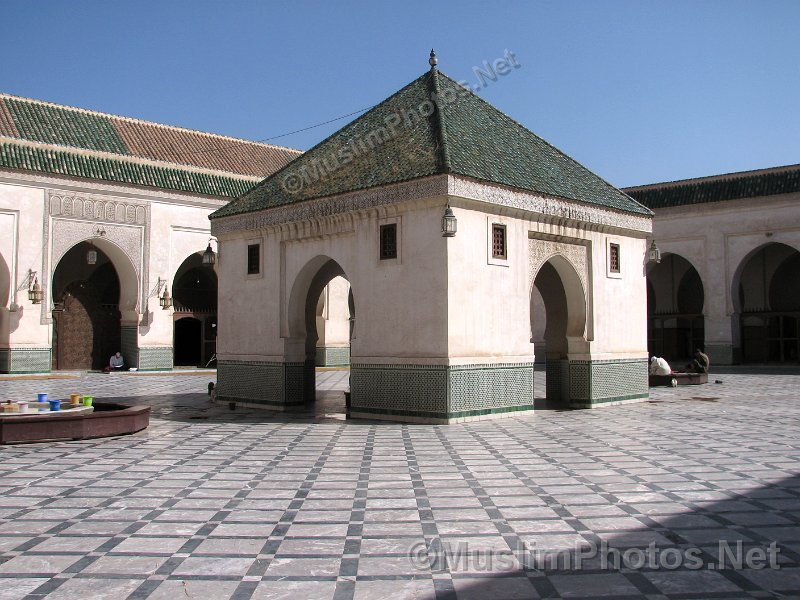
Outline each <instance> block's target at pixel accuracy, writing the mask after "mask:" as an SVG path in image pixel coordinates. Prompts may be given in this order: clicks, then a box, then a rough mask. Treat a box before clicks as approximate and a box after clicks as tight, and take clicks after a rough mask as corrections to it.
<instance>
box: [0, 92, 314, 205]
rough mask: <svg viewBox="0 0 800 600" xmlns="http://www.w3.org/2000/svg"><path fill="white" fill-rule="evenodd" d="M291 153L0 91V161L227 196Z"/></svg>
mask: <svg viewBox="0 0 800 600" xmlns="http://www.w3.org/2000/svg"><path fill="white" fill-rule="evenodd" d="M299 154H301V153H300V151H298V150H292V149H290V148H283V147H280V146H273V145H270V144H262V143H257V142H250V141H247V140H240V139H236V138H230V137H225V136H221V135H215V134H211V133H204V132H201V131H193V130H190V129H182V128H179V127H172V126H169V125H160V124H158V123H150V122H147V121H141V120H138V119H130V118H127V117H118V116H115V115H108V114H104V113H99V112H94V111H88V110H84V109H80V108H73V107H69V106H60V105H58V104H52V103H49V102H42V101H40V100H32V99H29V98H18V97H15V96H9V95H6V94H0V168H10V169H25V170H30V171H39V172H44V173H50V174H55V175H68V176H71V177H82V178H88V179H100V180H104V181H113V182H119V183H129V184H134V185H144V186H150V187H159V188H164V189H170V190H178V191H186V192H192V193H197V194H203V195H210V196H220V197H227V198H233V197H237V196H240V195H242V194H243V193H244V192H246V191H247V190H248V189H250V188H251V187H252V186H253V185H254V184H255V183H256V182H257V181H258V180H259V179H262V178H264V177H266V176H268V175H270V174H272V173H274V172H275V171H277V170H278V169H280V168H281V167H283V166H284V165H286V164H287V163H289V162H290V161H292V160H293V159H294V158H296V157H297V156H298V155H299Z"/></svg>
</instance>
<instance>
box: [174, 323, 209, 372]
mask: <svg viewBox="0 0 800 600" xmlns="http://www.w3.org/2000/svg"><path fill="white" fill-rule="evenodd" d="M202 342H203V323H202V321H200V319H195V318H194V317H184V318H182V319H178V320H177V321H175V357H174V359H173V362H174V364H175V366H197V365H199V364H201V361H202V360H203V356H202V352H203V346H202Z"/></svg>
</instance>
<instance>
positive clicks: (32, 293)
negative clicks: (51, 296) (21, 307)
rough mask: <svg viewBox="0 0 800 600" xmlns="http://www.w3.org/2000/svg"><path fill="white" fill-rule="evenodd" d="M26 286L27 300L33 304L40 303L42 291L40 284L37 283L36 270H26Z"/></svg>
mask: <svg viewBox="0 0 800 600" xmlns="http://www.w3.org/2000/svg"><path fill="white" fill-rule="evenodd" d="M28 286H29V287H28V300H30V301H31V303H33V304H41V303H42V298H43V297H44V292H42V286H40V285H39V278H38V277H37V276H36V271H32V270H28Z"/></svg>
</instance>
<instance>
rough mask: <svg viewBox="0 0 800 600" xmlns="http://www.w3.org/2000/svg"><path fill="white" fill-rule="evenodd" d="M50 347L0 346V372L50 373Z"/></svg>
mask: <svg viewBox="0 0 800 600" xmlns="http://www.w3.org/2000/svg"><path fill="white" fill-rule="evenodd" d="M51 365H52V354H51V351H50V348H0V373H49V372H50V368H51Z"/></svg>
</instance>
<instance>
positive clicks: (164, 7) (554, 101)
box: [0, 0, 800, 186]
mask: <svg viewBox="0 0 800 600" xmlns="http://www.w3.org/2000/svg"><path fill="white" fill-rule="evenodd" d="M0 17H1V18H0V35H1V36H2V46H3V60H2V65H1V66H0V91H3V92H7V93H11V94H16V95H19V96H26V97H32V98H38V99H42V100H48V101H52V102H57V103H63V104H68V105H73V106H79V107H83V108H91V109H95V110H99V111H103V112H109V113H114V114H119V115H125V116H131V117H137V118H141V119H146V120H150V121H156V122H160V123H167V124H171V125H178V126H182V127H189V128H193V129H199V130H204V131H211V132H215V133H221V134H225V135H232V136H236V137H243V138H247V139H252V140H264V139H266V138H271V137H273V136H276V135H279V134H282V133H285V132H288V131H293V130H296V129H301V128H303V127H307V126H309V125H313V124H316V123H320V122H322V121H326V120H328V119H331V118H333V117H337V116H339V115H343V114H346V113H350V112H353V111H355V110H358V109H361V108H366V107H369V106H371V105H373V104H375V103H377V102H379V101H381V100H382V99H383V98H385V97H386V96H388V95H390V94H392V93H393V92H395V91H396V90H398V89H399V88H401V87H402V86H404V85H405V84H406V83H408V82H410V81H411V80H412V79H414V78H416V77H417V76H419V75H420V74H421V73H423V72H424V71H425V70H427V68H428V64H427V58H428V52H429V51H430V48H431V47H432V46H433V47H435V48H436V51H437V54H438V56H439V67H440V69H441V70H442V71H443V72H444V73H446V74H448V75H450V76H451V77H453V78H455V79H466V80H467V81H469V82H475V81H476V80H475V75H474V73H473V67H474V66H480V65H481V64H482V63H483V61H484V60H489V61H492V60H494V59H496V58H498V57H501V56H502V55H503V53H504V52H505V50H506V49H510V50H512V51H513V52H514V54H515V55H516V57H517V60H518V62H519V63H520V65H521V67H520V68H518V69H515V70H513V71H512V72H511V73H510V74H508V75H506V76H505V77H502V78H500V79H499V80H498V81H496V82H494V83H491V85H489V86H488V87H486V88H485V89H483V90H482V91H481V92H480V95H481V96H482V97H484V98H485V99H486V100H488V101H489V102H491V103H492V104H494V105H495V106H497V107H498V108H499V109H501V110H502V111H503V112H505V113H507V114H508V115H510V116H512V117H513V118H514V119H516V120H517V121H519V122H521V123H522V124H524V125H525V126H527V127H528V128H529V129H531V130H533V131H534V132H536V133H537V134H539V135H540V136H542V137H543V138H545V139H546V140H547V141H549V142H550V143H552V144H553V145H555V146H557V147H558V148H560V149H561V150H563V151H564V152H566V153H567V154H569V155H571V156H572V157H574V158H575V159H577V160H578V161H580V162H581V163H583V164H584V165H586V166H587V167H589V168H590V169H592V170H593V171H595V172H596V173H598V174H599V175H601V176H602V177H604V178H605V179H607V180H609V181H610V182H611V183H613V184H615V185H617V186H626V185H634V184H639V183H649V182H655V181H665V180H672V179H682V178H686V177H694V176H701V175H711V174H717V173H725V172H731V171H739V170H747V169H755V168H761V167H769V166H776V165H782V164H796V163H800V116H799V115H800V111H799V110H798V99H800V34H798V24H800V2H798V1H796V0H786V1H764V0H755V1H749V2H748V1H735V0H733V1H727V0H726V1H707V2H699V1H691V2H684V1H669V2H668V1H663V2H655V1H647V0H635V1H634V0H631V1H603V2H594V1H593V2H589V1H585V2H577V1H574V2H570V1H566V2H556V1H553V2H512V1H506V2H502V3H495V2H488V1H486V2H482V3H478V2H465V1H462V2H434V1H430V0H429V1H428V2H415V1H408V0H404V1H403V2H391V3H389V2H301V1H297V2H280V3H278V2H275V3H271V2H267V1H260V0H252V1H236V0H231V1H222V0H218V1H207V0H191V1H189V0H158V1H150V0H137V1H135V2H110V1H108V0H103V1H81V0H72V1H67V0H63V1H54V0H39V1H37V2H10V1H7V2H4V3H3V4H2V5H0ZM350 119H352V117H350V118H348V119H345V120H341V121H337V122H336V123H334V124H331V125H327V126H324V127H318V128H316V129H312V130H310V131H306V132H303V133H300V134H296V135H292V136H286V137H281V138H279V139H275V140H273V143H279V144H282V145H286V146H291V147H294V148H300V149H308V148H310V147H311V146H313V145H314V144H315V143H317V142H318V141H320V140H322V139H323V138H324V137H326V136H327V135H329V134H330V133H332V132H333V131H335V130H336V129H338V128H339V127H341V126H342V125H344V124H345V123H346V122H347V121H348V120H350Z"/></svg>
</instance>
